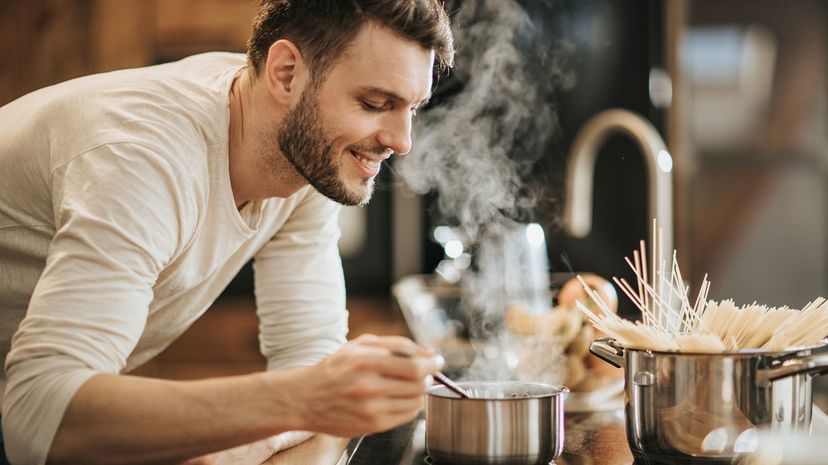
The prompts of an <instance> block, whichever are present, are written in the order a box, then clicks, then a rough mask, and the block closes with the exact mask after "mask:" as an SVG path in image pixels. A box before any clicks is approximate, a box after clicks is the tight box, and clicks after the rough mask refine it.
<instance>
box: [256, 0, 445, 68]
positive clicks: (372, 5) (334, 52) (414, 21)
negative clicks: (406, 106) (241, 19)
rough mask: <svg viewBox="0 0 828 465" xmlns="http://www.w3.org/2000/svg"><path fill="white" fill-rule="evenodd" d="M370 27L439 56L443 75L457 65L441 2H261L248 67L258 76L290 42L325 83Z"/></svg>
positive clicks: (403, 0)
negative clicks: (276, 49)
mask: <svg viewBox="0 0 828 465" xmlns="http://www.w3.org/2000/svg"><path fill="white" fill-rule="evenodd" d="M368 21H374V22H376V23H377V24H379V25H382V26H384V27H387V28H389V29H390V30H391V31H393V32H394V33H395V34H397V35H399V36H400V37H402V38H404V39H408V40H411V41H414V42H417V43H418V44H420V46H422V47H423V48H424V49H426V50H433V51H434V55H435V62H436V63H435V64H436V67H437V69H438V71H441V72H442V71H445V70H447V69H448V68H450V67H451V66H452V64H453V63H454V45H453V39H452V35H451V28H450V24H449V19H448V16H447V15H446V12H445V10H444V9H443V6H442V5H441V2H440V1H439V0H261V3H260V5H259V11H258V13H257V14H256V19H255V21H254V22H253V35H252V36H251V37H250V40H249V41H248V42H247V60H248V63H249V65H251V66H252V67H253V69H254V71H255V74H256V75H258V74H259V72H260V71H261V68H262V65H263V64H264V62H265V61H266V60H267V53H268V50H269V49H270V46H271V45H272V44H273V42H276V41H277V40H280V39H287V40H290V41H291V42H293V43H294V44H296V46H297V47H298V48H299V51H300V52H301V53H302V56H303V57H304V59H305V61H307V62H308V66H309V67H310V69H311V76H312V79H314V80H317V81H318V80H321V79H322V77H323V76H324V75H325V73H326V72H327V70H328V69H329V68H330V67H331V65H332V64H333V63H334V62H335V61H336V59H337V57H339V56H341V55H342V52H343V51H344V50H345V48H346V47H347V46H348V44H349V43H350V42H351V41H352V40H353V39H354V38H355V37H356V35H357V34H358V33H359V31H360V30H361V29H362V27H363V26H364V25H365V24H366V23H367V22H368Z"/></svg>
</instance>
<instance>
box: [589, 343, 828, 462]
mask: <svg viewBox="0 0 828 465" xmlns="http://www.w3.org/2000/svg"><path fill="white" fill-rule="evenodd" d="M826 342H828V341H826ZM590 352H592V353H593V354H595V355H597V356H598V357H600V358H602V359H603V360H605V361H606V362H608V363H610V364H612V365H615V366H618V367H623V368H624V370H625V373H624V376H625V415H626V429H627V440H628V442H629V446H630V448H631V449H632V452H633V455H635V456H639V457H641V456H643V457H652V456H654V457H659V458H662V459H671V460H673V459H675V460H686V459H694V460H721V459H727V458H734V457H737V456H739V455H741V454H749V453H752V452H753V451H754V450H755V449H756V447H757V445H758V439H757V438H758V434H759V430H760V429H762V430H766V429H770V430H772V431H799V432H806V433H807V432H808V431H809V430H810V428H811V415H812V408H813V399H812V396H813V393H812V378H813V376H815V375H818V374H822V373H824V372H826V371H828V343H824V344H821V345H819V346H815V347H804V348H794V349H790V350H787V351H781V352H766V351H757V350H744V351H739V352H726V353H717V354H709V353H706V354H693V353H678V352H658V351H649V350H637V349H629V348H625V347H623V346H621V345H620V344H618V343H617V342H616V341H614V340H613V339H610V338H604V339H598V340H596V341H594V342H593V343H592V345H591V346H590Z"/></svg>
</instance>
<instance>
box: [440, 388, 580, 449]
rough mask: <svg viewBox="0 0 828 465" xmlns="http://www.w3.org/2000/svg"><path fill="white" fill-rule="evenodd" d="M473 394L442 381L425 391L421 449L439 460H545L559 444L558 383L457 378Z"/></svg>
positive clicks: (561, 432)
mask: <svg viewBox="0 0 828 465" xmlns="http://www.w3.org/2000/svg"><path fill="white" fill-rule="evenodd" d="M458 384H459V385H460V386H461V387H462V388H464V389H465V390H466V391H468V392H469V393H470V394H471V396H472V398H470V399H462V398H460V397H458V396H457V395H455V394H453V393H452V392H451V391H449V390H448V389H447V388H445V387H444V386H434V387H432V388H431V389H429V391H428V394H427V396H426V449H427V451H428V454H429V456H431V457H432V458H433V459H434V460H435V461H436V462H437V463H439V464H444V463H446V464H454V465H547V464H548V463H549V462H550V461H552V460H554V459H555V458H556V457H558V456H559V455H560V454H561V452H562V451H563V447H564V399H565V397H566V394H567V393H568V392H569V390H568V389H567V388H565V387H563V386H552V385H547V384H538V383H520V382H513V381H504V382H468V383H458Z"/></svg>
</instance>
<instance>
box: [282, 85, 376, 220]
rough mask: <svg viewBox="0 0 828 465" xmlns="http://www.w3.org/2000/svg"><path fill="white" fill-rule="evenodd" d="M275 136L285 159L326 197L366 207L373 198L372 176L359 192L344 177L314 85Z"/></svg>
mask: <svg viewBox="0 0 828 465" xmlns="http://www.w3.org/2000/svg"><path fill="white" fill-rule="evenodd" d="M276 138H277V144H278V146H279V149H280V150H281V152H282V154H283V155H284V156H285V158H286V159H287V160H288V161H289V162H290V164H291V165H293V167H294V168H295V169H296V171H298V172H299V174H301V175H302V177H304V178H305V179H306V180H307V181H308V182H309V183H310V184H311V185H312V186H313V187H314V188H315V189H316V190H317V191H319V192H320V193H321V194H322V195H324V196H325V197H328V198H329V199H331V200H333V201H334V202H338V203H341V204H343V205H349V206H353V205H358V206H363V205H365V204H367V203H368V201H369V200H371V195H372V194H373V192H374V179H373V178H369V179H365V180H364V181H363V182H362V183H361V189H359V190H358V191H355V190H352V189H349V188H348V185H347V184H346V182H345V180H344V179H343V177H342V175H341V172H340V157H341V156H342V155H341V154H338V153H336V152H335V149H334V147H333V138H332V137H330V136H329V135H328V134H327V133H326V132H325V128H324V126H323V124H322V118H321V114H320V112H319V102H318V100H317V98H316V92H315V89H313V88H312V87H311V88H308V89H306V90H305V91H304V93H303V94H302V97H301V98H300V99H299V103H298V104H297V105H296V108H295V109H293V110H292V111H291V112H290V113H288V114H287V115H286V116H285V119H284V121H283V122H282V124H281V125H280V126H279V128H278V129H277V130H276ZM270 156H278V155H276V154H271V155H270Z"/></svg>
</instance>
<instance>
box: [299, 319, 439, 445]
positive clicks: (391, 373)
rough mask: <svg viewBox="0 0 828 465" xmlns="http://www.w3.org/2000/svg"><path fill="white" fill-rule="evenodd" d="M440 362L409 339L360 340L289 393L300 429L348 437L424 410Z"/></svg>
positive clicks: (307, 372)
mask: <svg viewBox="0 0 828 465" xmlns="http://www.w3.org/2000/svg"><path fill="white" fill-rule="evenodd" d="M442 365H443V360H442V357H440V356H438V355H435V354H434V352H432V351H431V350H430V349H426V348H424V347H421V346H418V345H417V344H415V343H414V342H412V341H411V340H409V339H406V338H403V337H398V336H390V337H379V336H372V335H366V336H361V337H359V338H357V339H355V340H353V341H351V342H349V343H348V344H346V345H345V346H343V347H342V348H341V349H340V350H339V351H337V352H335V353H334V354H332V355H331V356H329V357H328V358H326V359H325V360H323V361H322V362H321V363H319V364H318V365H316V366H313V367H308V368H301V369H296V370H303V371H304V372H303V373H302V376H299V377H297V378H296V379H297V380H299V382H297V383H295V384H294V383H291V384H294V385H293V386H292V392H288V393H287V395H288V396H289V399H290V402H291V403H292V404H293V405H294V406H295V408H297V409H299V410H300V417H301V418H302V419H303V423H304V424H303V426H302V429H305V430H309V431H316V432H320V433H326V434H331V435H334V436H342V437H352V436H358V435H361V434H369V433H375V432H378V431H384V430H387V429H390V428H393V427H395V426H398V425H401V424H403V423H406V422H408V421H411V420H412V419H414V418H415V417H416V416H417V414H418V413H419V412H420V411H421V410H422V409H423V405H424V402H425V400H424V394H425V392H426V389H427V388H428V386H429V385H430V384H431V376H430V375H432V374H434V373H435V372H437V371H438V370H440V369H441V368H442Z"/></svg>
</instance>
